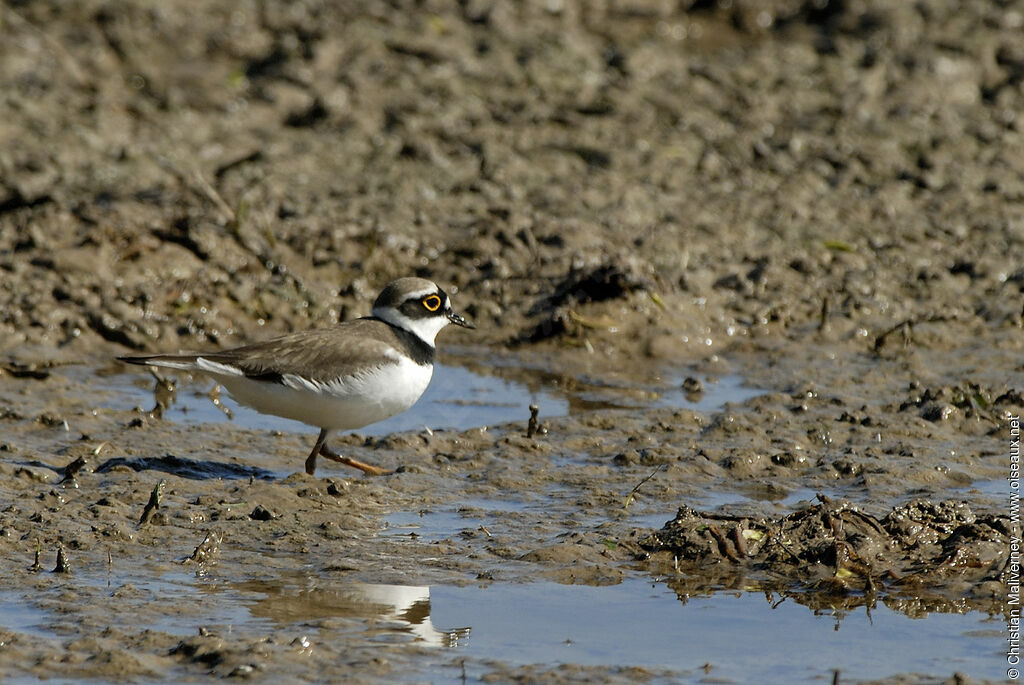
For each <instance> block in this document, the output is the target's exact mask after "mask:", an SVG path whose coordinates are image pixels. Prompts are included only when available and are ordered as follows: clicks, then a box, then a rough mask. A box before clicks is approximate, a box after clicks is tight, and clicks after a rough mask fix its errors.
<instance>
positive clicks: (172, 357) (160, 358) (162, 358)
mask: <svg viewBox="0 0 1024 685" xmlns="http://www.w3.org/2000/svg"><path fill="white" fill-rule="evenodd" d="M117 359H118V361H122V362H127V363H128V364H138V365H139V366H162V367H164V368H167V369H183V370H185V371H191V370H193V369H195V368H196V361H197V360H198V357H197V356H196V355H194V354H145V355H129V356H126V357H118V358H117Z"/></svg>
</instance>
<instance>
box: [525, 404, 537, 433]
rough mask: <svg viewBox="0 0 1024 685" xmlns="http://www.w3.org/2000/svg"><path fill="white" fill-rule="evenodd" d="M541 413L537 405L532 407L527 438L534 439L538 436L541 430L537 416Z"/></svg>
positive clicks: (527, 427)
mask: <svg viewBox="0 0 1024 685" xmlns="http://www.w3.org/2000/svg"><path fill="white" fill-rule="evenodd" d="M538 413H540V407H538V406H537V405H536V404H531V405H530V420H529V422H527V424H526V437H528V438H532V437H533V436H534V435H536V434H537V431H538V430H539V429H540V422H539V421H537V414H538Z"/></svg>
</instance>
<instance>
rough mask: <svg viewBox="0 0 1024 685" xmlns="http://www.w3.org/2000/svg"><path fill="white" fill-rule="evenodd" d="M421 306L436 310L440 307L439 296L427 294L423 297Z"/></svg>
mask: <svg viewBox="0 0 1024 685" xmlns="http://www.w3.org/2000/svg"><path fill="white" fill-rule="evenodd" d="M423 306H424V307H426V308H427V311H431V312H436V311H437V310H438V309H440V308H441V298H440V297H438V296H437V295H427V296H426V297H424V298H423Z"/></svg>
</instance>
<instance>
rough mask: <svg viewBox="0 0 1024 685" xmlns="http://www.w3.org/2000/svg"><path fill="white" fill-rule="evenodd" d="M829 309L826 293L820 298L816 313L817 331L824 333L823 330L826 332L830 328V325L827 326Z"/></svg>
mask: <svg viewBox="0 0 1024 685" xmlns="http://www.w3.org/2000/svg"><path fill="white" fill-rule="evenodd" d="M829 309H830V307H829V300H828V295H826V296H825V297H823V298H821V311H820V312H819V313H818V332H819V333H825V332H827V331H828V330H829V329H830V328H831V326H829V323H828V317H829V313H830V312H829Z"/></svg>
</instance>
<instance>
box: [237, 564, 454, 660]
mask: <svg viewBox="0 0 1024 685" xmlns="http://www.w3.org/2000/svg"><path fill="white" fill-rule="evenodd" d="M236 587H237V588H238V589H240V590H242V591H249V592H258V593H260V594H262V595H263V597H261V598H260V599H258V600H256V601H255V602H254V603H252V604H250V607H249V610H250V612H251V613H252V615H253V616H254V617H257V618H267V619H270V620H271V621H273V622H274V623H277V624H280V625H294V624H303V623H306V624H309V623H314V622H317V621H321V620H324V619H345V618H352V619H361V620H362V621H365V623H366V629H365V633H366V634H367V635H368V636H371V637H388V636H396V635H399V636H400V635H408V636H409V637H410V638H411V639H412V640H413V641H415V642H418V643H421V644H428V645H434V646H437V647H458V646H459V645H461V644H465V642H466V641H468V640H469V632H470V628H468V627H467V628H455V629H451V630H441V629H438V628H435V627H434V624H433V623H432V622H431V620H430V588H429V587H428V586H425V585H377V584H372V583H351V584H345V585H340V584H339V585H337V586H330V587H322V586H314V585H308V586H306V587H299V586H296V585H289V584H287V583H283V582H281V581H280V580H279V581H277V582H268V581H260V580H252V581H246V582H243V583H239V584H237V585H236Z"/></svg>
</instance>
